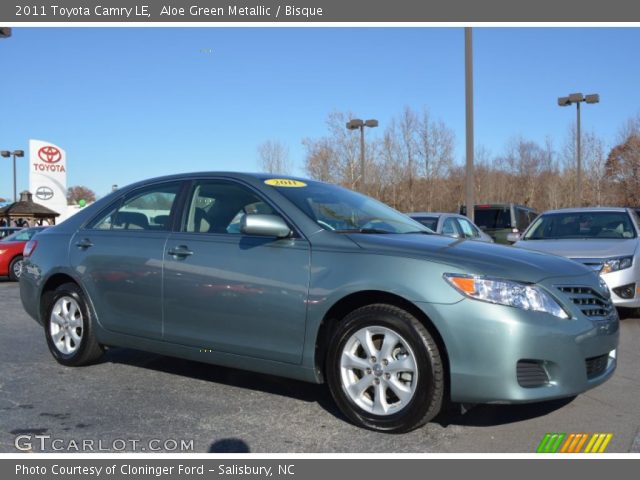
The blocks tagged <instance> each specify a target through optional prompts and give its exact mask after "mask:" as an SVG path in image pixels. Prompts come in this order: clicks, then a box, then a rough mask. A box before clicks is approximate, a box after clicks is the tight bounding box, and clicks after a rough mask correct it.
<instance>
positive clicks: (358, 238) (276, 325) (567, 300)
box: [20, 173, 618, 432]
mask: <svg viewBox="0 0 640 480" xmlns="http://www.w3.org/2000/svg"><path fill="white" fill-rule="evenodd" d="M20 293H21V298H22V303H23V305H24V308H25V309H26V311H27V312H28V313H29V314H30V315H31V316H32V317H33V318H34V319H35V320H36V321H38V322H39V323H40V324H41V325H42V326H43V330H44V336H45V338H46V342H47V344H48V347H49V350H50V351H51V353H52V355H53V357H54V358H55V359H56V360H57V361H58V362H60V363H61V364H63V365H68V366H76V365H85V364H90V363H92V362H95V361H97V360H98V359H99V358H100V356H101V354H102V352H103V349H104V348H105V347H106V346H119V347H127V348H134V349H139V350H145V351H149V352H155V353H159V354H164V355H169V356H174V357H181V358H186V359H191V360H195V361H199V362H205V363H209V364H212V365H222V366H228V367H234V368H241V369H247V370H253V371H256V372H262V373H267V374H274V375H281V376H285V377H290V378H295V379H299V380H304V381H308V382H317V383H322V382H326V383H327V384H328V386H329V389H330V390H331V393H332V395H333V397H334V399H335V401H336V403H337V405H338V406H339V407H340V409H341V410H342V412H343V413H344V414H345V416H346V417H347V418H348V419H350V420H351V421H352V422H354V423H355V424H357V425H360V426H363V427H367V428H371V429H375V430H380V431H387V432H402V431H408V430H411V429H414V428H416V427H419V426H421V425H423V424H424V423H426V422H428V421H429V420H431V419H432V418H434V417H435V416H436V415H437V414H438V412H439V411H440V410H441V409H442V407H443V405H444V404H445V403H446V402H449V401H452V402H463V403H523V402H537V401H542V400H549V399H556V398H563V397H570V396H574V395H577V394H579V393H581V392H584V391H586V390H588V389H590V388H593V387H595V386H597V385H599V384H601V383H603V382H604V381H606V380H607V379H608V378H610V377H611V376H612V375H613V372H614V370H615V368H616V348H617V345H618V316H617V313H616V310H615V309H614V308H613V306H612V304H611V301H610V298H609V291H608V289H607V287H606V285H604V284H603V282H602V281H601V280H600V279H599V277H598V276H597V274H595V273H594V272H593V271H591V270H590V269H589V268H587V267H585V266H583V265H580V264H578V263H575V262H572V261H570V260H567V259H564V258H559V257H556V256H550V255H546V254H543V253H537V252H531V251H526V250H521V249H514V248H510V247H505V246H500V245H493V244H484V243H479V242H473V241H467V240H463V239H456V238H449V237H444V236H439V235H432V234H431V231H430V230H428V229H427V228H425V227H423V226H422V225H421V224H420V223H418V222H416V221H414V220H412V219H410V218H408V217H407V216H405V215H403V214H401V213H399V212H397V211H395V210H393V209H391V208H389V207H387V206H386V205H384V204H382V203H380V202H378V201H376V200H373V199H371V198H368V197H366V196H363V195H360V194H358V193H355V192H352V191H349V190H347V189H344V188H341V187H338V186H335V185H329V184H326V183H321V182H316V181H310V180H306V179H299V178H289V177H287V178H282V177H274V176H269V175H266V174H261V175H250V174H240V173H194V174H184V175H175V176H169V177H163V178H156V179H152V180H145V181H143V182H139V183H136V184H134V185H130V186H128V187H126V188H122V189H120V190H117V191H116V192H113V193H111V194H110V195H108V196H106V197H104V198H102V199H101V200H99V201H97V202H95V203H94V204H93V205H91V206H89V207H87V208H85V209H83V210H81V211H80V212H79V213H77V214H76V215H74V216H73V217H71V218H69V219H68V220H67V221H65V222H63V223H61V224H60V225H57V226H55V227H52V228H48V229H47V230H45V231H44V232H42V233H41V234H40V235H38V236H37V237H36V238H35V239H34V240H32V241H30V242H29V243H28V244H27V245H26V246H25V249H24V262H23V266H22V275H21V278H20Z"/></svg>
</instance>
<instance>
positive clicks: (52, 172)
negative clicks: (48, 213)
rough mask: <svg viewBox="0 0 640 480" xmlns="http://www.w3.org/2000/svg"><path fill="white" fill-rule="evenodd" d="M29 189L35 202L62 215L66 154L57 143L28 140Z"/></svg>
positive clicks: (64, 193)
mask: <svg viewBox="0 0 640 480" xmlns="http://www.w3.org/2000/svg"><path fill="white" fill-rule="evenodd" d="M29 191H30V192H31V193H33V194H34V196H35V202H37V203H39V204H41V205H44V206H45V207H47V208H50V209H51V210H54V211H56V212H58V213H60V214H62V215H65V213H66V211H67V154H66V152H65V151H64V150H62V149H61V148H60V147H58V146H57V145H54V144H53V143H51V142H43V141H42V140H29Z"/></svg>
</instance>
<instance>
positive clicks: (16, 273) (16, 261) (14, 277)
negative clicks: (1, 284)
mask: <svg viewBox="0 0 640 480" xmlns="http://www.w3.org/2000/svg"><path fill="white" fill-rule="evenodd" d="M21 271H22V255H18V256H16V257H14V258H13V260H11V263H10V264H9V280H11V281H12V282H17V281H18V280H20V274H21Z"/></svg>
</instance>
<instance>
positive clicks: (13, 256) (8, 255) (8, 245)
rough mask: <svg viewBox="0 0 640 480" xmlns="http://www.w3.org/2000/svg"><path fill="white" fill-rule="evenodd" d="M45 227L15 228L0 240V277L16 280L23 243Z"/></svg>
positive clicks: (19, 269) (18, 275) (20, 268)
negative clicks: (15, 229)
mask: <svg viewBox="0 0 640 480" xmlns="http://www.w3.org/2000/svg"><path fill="white" fill-rule="evenodd" d="M43 228H45V227H33V228H22V229H17V231H15V232H13V233H12V234H11V235H9V236H6V237H4V238H3V239H2V240H0V277H9V280H11V281H13V282H17V281H18V279H19V278H20V273H21V272H22V251H23V250H24V246H25V244H26V243H27V242H28V241H29V240H31V238H33V236H34V235H35V234H36V233H38V232H39V231H41V230H42V229H43Z"/></svg>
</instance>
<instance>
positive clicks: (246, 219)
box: [240, 214, 291, 238]
mask: <svg viewBox="0 0 640 480" xmlns="http://www.w3.org/2000/svg"><path fill="white" fill-rule="evenodd" d="M240 231H241V232H242V233H244V234H246V235H259V236H261V237H276V238H286V237H288V236H290V235H291V229H290V228H289V225H287V224H286V222H285V221H284V220H283V219H282V217H279V216H278V215H261V214H248V215H244V216H243V217H242V219H241V220H240Z"/></svg>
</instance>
